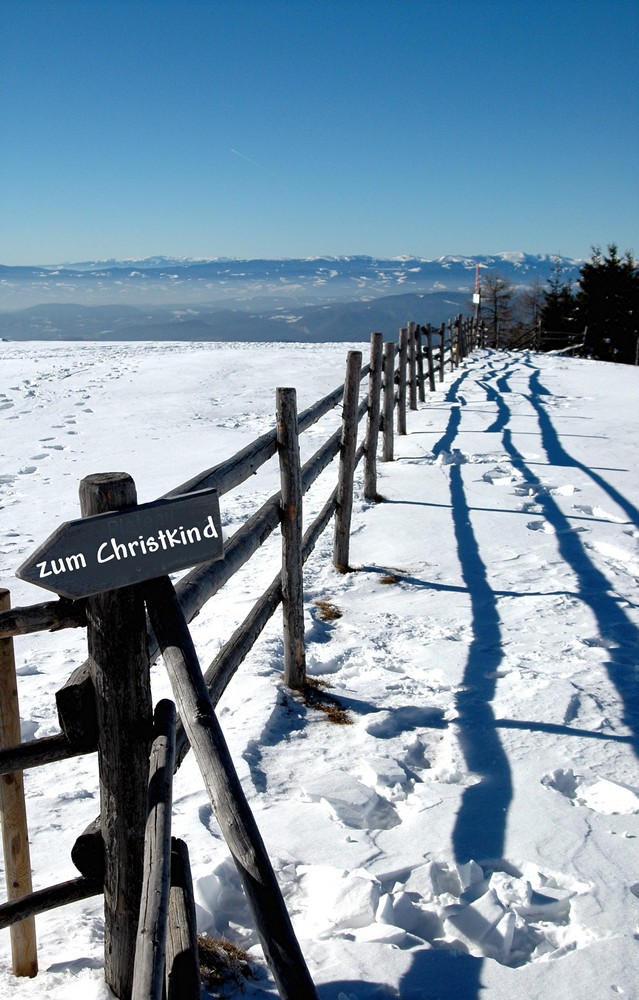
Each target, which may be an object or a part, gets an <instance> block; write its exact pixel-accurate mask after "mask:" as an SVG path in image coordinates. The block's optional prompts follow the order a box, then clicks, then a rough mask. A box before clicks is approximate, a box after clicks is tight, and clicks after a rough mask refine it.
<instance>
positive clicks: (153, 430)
mask: <svg viewBox="0 0 639 1000" xmlns="http://www.w3.org/2000/svg"><path fill="white" fill-rule="evenodd" d="M345 356H346V347H345V345H343V344H340V345H319V346H302V345H286V346H284V345H260V346H257V347H256V346H252V345H232V344H179V345H176V344H152V343H144V344H139V343H138V344H133V345H122V344H73V345H70V344H59V343H56V344H49V343H23V344H13V343H2V344H0V419H1V420H2V429H3V435H2V441H1V443H0V451H1V454H2V465H1V467H0V508H1V509H0V584H1V585H3V586H8V587H9V588H10V589H11V592H12V600H13V603H14V605H19V604H29V603H35V602H39V601H41V600H46V599H47V595H46V593H45V592H44V591H40V590H38V589H37V588H35V587H33V586H30V585H28V584H25V583H21V582H20V581H19V580H17V579H15V578H14V577H13V573H14V571H15V569H16V568H17V567H18V565H19V564H20V563H21V562H22V561H23V560H24V559H25V558H26V556H27V555H29V554H30V553H31V552H32V551H33V549H34V548H35V547H36V546H37V545H38V544H40V543H41V542H42V541H44V539H45V538H46V537H47V536H48V535H49V534H50V533H51V532H52V531H53V530H54V529H55V528H56V526H57V525H58V524H59V523H60V522H61V521H65V520H70V519H73V518H75V517H77V516H78V515H79V506H78V500H77V488H78V482H79V480H80V479H81V478H82V477H83V476H85V475H88V474H89V473H92V472H99V471H112V470H117V471H127V472H130V473H131V474H132V475H133V476H134V478H135V480H136V483H137V486H138V497H139V500H140V501H146V500H151V499H154V498H155V497H156V496H159V495H161V494H162V493H164V492H166V491H167V490H169V489H170V488H171V487H172V486H175V485H177V484H178V483H180V482H183V481H185V480H187V479H189V478H190V477H191V476H192V475H194V474H195V473H196V472H197V471H199V470H200V469H204V468H207V467H209V466H211V465H214V464H216V463H217V462H219V461H221V460H222V459H223V458H225V457H228V456H230V455H231V454H233V453H234V452H236V451H238V450H239V449H240V448H241V447H243V446H244V445H245V444H246V443H248V442H249V441H250V440H252V439H253V438H254V437H255V436H257V435H258V434H259V433H261V432H263V431H264V430H266V429H268V428H269V427H271V426H273V422H274V418H273V411H274V390H275V387H276V386H278V385H293V386H296V387H297V390H298V404H299V408H300V409H303V408H304V407H305V406H308V405H310V404H311V403H312V402H314V401H315V400H316V399H318V398H319V397H320V396H322V395H324V394H325V393H326V392H328V391H329V390H331V389H332V388H334V387H335V386H336V385H338V384H339V383H340V382H341V381H342V379H343V374H344V363H345ZM638 396H639V371H637V370H636V369H633V368H629V367H622V366H612V365H606V364H602V363H597V362H588V361H579V360H573V359H564V358H557V357H548V356H541V355H534V354H531V355H508V354H505V353H499V352H476V353H475V355H473V357H472V358H471V359H469V360H468V361H467V363H466V364H465V365H464V367H462V368H461V369H459V370H458V371H457V372H455V373H454V374H448V375H447V378H446V382H445V383H444V385H443V387H441V388H438V390H437V392H436V393H435V394H433V395H431V396H429V397H428V399H427V402H426V403H424V404H420V407H419V410H418V412H416V413H410V414H409V417H408V431H409V432H408V435H407V436H406V437H404V438H401V439H397V438H396V460H395V462H393V463H392V464H387V465H380V472H379V490H380V493H381V494H382V495H383V497H384V499H385V502H384V503H380V504H378V505H372V504H368V503H365V502H364V501H363V500H362V499H361V489H360V490H359V494H358V496H359V499H357V500H356V504H355V510H354V516H353V532H352V546H351V558H352V563H353V566H354V567H355V570H356V571H354V572H352V573H349V574H347V575H344V576H341V575H338V574H337V573H336V572H335V571H334V570H333V569H332V567H331V546H332V532H331V530H330V529H329V531H328V532H327V533H326V534H325V535H324V536H323V539H322V540H321V542H320V544H319V545H318V547H317V549H316V551H315V553H314V555H313V557H312V559H311V560H310V561H309V563H308V564H307V569H306V581H305V582H306V598H307V658H308V668H309V673H310V674H312V675H313V676H314V677H318V678H322V679H324V680H326V681H329V682H330V684H331V685H332V688H331V693H332V694H333V695H334V696H335V697H336V698H338V699H339V700H340V702H341V704H342V705H343V706H344V707H345V708H346V709H347V710H348V712H349V715H350V719H351V721H352V724H351V725H345V726H336V725H332V724H331V723H329V722H327V721H326V720H325V718H324V716H323V715H322V714H321V713H319V712H316V711H314V710H312V709H308V708H306V707H305V706H303V705H302V704H301V703H299V702H298V701H297V700H296V699H295V698H293V697H292V696H291V695H290V694H289V693H287V692H286V690H284V689H283V687H282V685H281V682H280V676H281V666H282V664H281V661H282V641H281V628H280V616H279V615H277V616H276V619H274V620H273V622H272V623H271V625H270V626H269V628H268V629H267V631H266V632H265V633H264V635H263V637H262V638H261V640H260V642H259V643H258V645H257V646H256V647H255V649H254V651H253V652H252V654H251V655H250V656H249V658H248V659H247V661H246V662H245V664H244V665H243V666H242V668H241V669H240V671H239V673H238V675H237V676H236V677H235V678H234V679H233V681H232V682H231V684H230V686H229V688H228V690H227V692H226V693H225V695H224V697H223V700H222V702H221V703H220V706H219V715H220V720H221V723H222V726H223V729H224V731H225V734H226V737H227V739H228V742H229V744H230V747H231V749H232V752H233V755H234V760H235V763H236V766H237V769H238V771H239V774H240V776H241V779H242V782H243V785H244V788H245V791H246V794H247V796H248V799H249V802H250V804H251V807H252V809H253V811H254V814H255V816H256V819H257V822H258V825H259V827H260V829H261V831H262V834H263V836H264V839H265V841H266V844H267V846H268V849H269V852H270V854H271V857H272V860H273V865H274V868H275V870H276V872H277V875H278V877H279V879H280V882H281V885H282V888H283V892H284V894H285V897H286V900H287V903H288V906H289V910H290V912H291V914H292V917H293V921H294V925H295V928H296V931H297V934H298V936H299V939H300V942H301V946H302V949H303V951H304V954H305V956H306V958H307V961H308V964H309V968H310V970H311V974H312V976H313V978H314V980H315V982H316V983H317V986H318V991H319V994H320V997H321V998H322V1000H338V997H340V996H341V1000H345V998H348V1000H373V998H381V997H396V996H399V997H403V998H411V997H412V998H420V1000H434V998H440V1000H479V998H480V997H481V998H482V1000H512V998H513V997H526V998H527V1000H542V998H543V1000H548V998H550V997H562V1000H582V998H583V996H584V995H588V996H591V997H593V998H604V997H615V996H625V997H628V998H636V997H638V996H639V972H638V971H637V970H638V969H639V961H638V959H639V869H638V865H637V857H638V854H637V836H638V834H639V815H638V813H639V777H638V775H637V761H636V750H637V732H638V727H639V699H638V693H639V688H638V684H637V664H638V659H639V612H638V607H639V593H638V587H637V583H638V578H639V548H638V539H639V512H638V510H637V502H638V501H637V498H638V497H639V489H638V487H639V472H638V469H639V442H638V436H637V433H636V413H637V410H636V401H637V398H638ZM339 417H340V414H339V409H338V410H336V411H335V412H334V413H333V414H331V415H330V416H329V417H327V418H326V419H325V420H324V421H323V422H322V424H320V425H317V426H316V427H315V428H313V430H312V431H311V432H309V434H308V435H306V436H305V437H306V438H308V440H307V441H305V442H304V454H303V458H306V457H308V455H309V454H310V453H311V452H312V451H313V450H314V449H315V448H316V447H317V446H318V443H319V441H320V439H322V438H323V437H324V436H325V435H326V434H327V432H328V430H329V429H332V428H333V427H334V426H336V425H337V423H338V421H339ZM334 475H335V470H334V468H332V469H331V470H329V471H328V472H327V473H326V474H325V475H324V476H323V477H322V479H321V480H320V481H319V482H318V484H316V486H315V487H314V489H313V491H312V495H311V496H310V497H309V500H308V503H307V518H308V517H310V516H311V514H312V512H313V510H316V509H318V508H319V506H320V505H321V503H322V502H323V500H324V498H325V496H326V495H327V493H328V491H329V488H330V486H332V483H333V480H334ZM358 478H359V477H358ZM278 486H279V473H278V470H277V467H276V463H275V462H272V463H269V466H268V467H267V468H265V469H263V470H262V471H261V472H260V473H259V474H258V475H257V476H256V477H254V478H253V479H252V480H251V482H249V483H247V484H244V486H242V487H240V488H239V489H238V490H237V491H235V492H234V493H232V494H229V495H227V496H225V497H223V498H222V500H221V508H222V518H223V523H224V525H225V529H226V531H227V532H228V533H229V534H230V533H232V532H233V531H234V530H235V529H236V528H237V526H238V525H239V524H240V523H242V521H243V520H244V519H245V518H246V516H247V514H248V513H250V512H251V511H252V510H253V509H254V508H255V506H256V505H257V504H258V503H259V502H261V501H262V500H263V499H265V498H266V497H267V496H268V495H270V493H272V492H274V491H275V490H276V489H277V488H278ZM360 486H361V480H360ZM278 544H279V543H278V540H277V539H272V540H271V541H270V542H269V543H268V544H266V545H265V546H264V547H263V548H262V549H261V550H260V551H259V552H258V554H257V555H256V557H255V558H254V559H253V560H252V561H251V563H250V564H249V566H248V567H246V568H245V569H244V571H242V572H241V573H239V574H237V575H236V576H235V577H234V578H233V580H232V581H231V583H230V585H229V586H228V587H227V588H225V589H224V590H223V591H222V592H221V593H220V594H219V595H218V596H217V597H216V598H214V599H213V601H212V602H210V604H209V605H208V606H207V608H206V609H205V611H203V612H202V614H200V616H199V617H198V618H197V619H196V621H195V622H194V624H193V628H192V630H193V635H194V639H195V642H196V646H197V649H198V652H199V654H200V659H201V662H202V663H203V665H204V666H207V665H208V663H209V662H210V660H211V659H212V657H213V656H214V654H215V652H216V650H217V649H218V648H219V646H220V645H221V644H222V642H223V641H224V639H225V638H227V637H228V636H229V635H230V633H231V631H232V629H233V628H234V627H235V626H236V625H237V624H238V623H239V622H240V621H241V620H242V619H243V617H244V616H245V614H246V612H247V611H248V609H249V607H250V605H251V604H252V602H253V601H254V600H255V598H256V597H257V596H259V594H260V593H261V592H262V590H263V589H264V588H265V586H266V585H267V584H268V583H269V582H270V581H271V579H272V578H273V576H274V575H275V573H276V572H277V567H278V565H279V552H278ZM322 600H323V601H329V602H330V603H331V604H333V605H335V606H336V608H337V609H339V612H340V613H341V617H339V618H335V619H333V620H331V621H324V620H323V619H322V617H321V614H320V608H319V606H318V605H317V604H316V603H315V602H316V601H322ZM15 647H16V658H17V669H18V674H19V694H20V702H21V716H22V728H23V738H25V739H28V738H32V737H34V736H44V735H48V734H52V733H54V732H56V731H57V718H56V712H55V701H54V693H55V691H56V689H57V688H58V687H60V686H61V685H62V684H63V683H64V681H65V680H66V679H67V677H68V675H69V674H70V673H71V671H72V669H73V668H74V667H75V666H76V665H77V664H78V663H80V662H82V660H83V659H84V657H85V638H84V635H83V633H82V632H81V631H80V630H66V631H63V632H58V633H55V634H48V633H45V634H38V635H31V636H26V637H23V638H21V639H16V641H15ZM153 682H154V694H155V697H156V698H159V697H161V696H164V695H170V690H169V685H168V682H167V679H166V677H165V674H164V671H163V668H162V666H161V664H158V665H157V666H156V667H155V668H154V671H153ZM96 771H97V762H96V759H95V756H89V757H81V758H78V759H76V760H73V761H68V762H65V763H63V764H60V765H50V766H49V767H46V768H40V769H38V770H32V771H29V772H27V773H26V775H25V784H26V791H27V796H28V813H29V823H30V834H31V841H32V865H33V872H34V875H33V878H34V886H35V887H36V888H39V887H44V886H46V885H50V884H53V883H55V882H58V881H62V880H63V879H66V878H73V877H75V875H76V874H77V873H76V872H75V870H74V868H73V865H72V864H71V861H70V850H71V847H72V844H73V842H74V840H75V838H76V836H77V835H78V834H79V833H80V832H81V831H82V830H83V829H84V828H85V826H86V825H87V824H88V823H89V822H90V821H91V820H92V819H93V818H94V817H95V816H96V815H97V812H98V808H99V806H98V799H97V774H96ZM174 834H175V835H177V836H181V837H183V838H184V839H185V840H186V841H187V843H188V845H189V849H190V855H191V862H192V866H193V874H194V881H195V891H196V898H197V904H198V918H199V925H200V929H201V930H202V931H208V932H211V933H214V932H215V933H220V934H224V935H226V936H228V937H231V938H232V939H233V940H235V941H238V942H241V943H243V944H244V945H245V946H247V947H253V946H254V947H253V954H254V955H255V959H256V963H257V965H258V973H259V978H258V979H257V980H256V981H255V983H254V984H253V985H251V986H248V987H247V990H246V995H247V996H254V997H264V996H275V995H276V991H275V988H274V986H273V984H272V981H271V980H270V978H269V976H268V973H267V971H266V969H265V967H264V964H263V962H262V959H261V952H260V950H259V946H257V945H256V944H255V942H256V938H255V934H254V931H253V930H252V928H251V920H250V916H249V914H248V912H247V907H246V905H245V902H244V899H243V896H242V894H241V892H240V891H239V887H238V879H237V876H236V874H235V872H234V869H233V866H232V864H231V862H230V860H229V854H228V851H227V849H226V846H225V843H224V841H223V840H222V839H221V836H220V834H219V832H218V829H217V826H216V823H215V819H214V817H213V816H212V813H211V808H210V806H209V803H208V800H207V797H206V794H205V792H204V789H203V784H202V781H201V778H200V776H199V773H198V771H197V767H196V764H195V762H194V760H193V759H192V755H189V757H188V758H187V760H186V761H185V763H184V765H183V766H182V768H181V769H180V771H179V772H178V774H177V776H176V784H175V792H174ZM3 898H4V897H3ZM37 932H38V943H39V959H40V968H41V972H40V974H39V976H38V977H37V978H36V979H34V980H17V979H14V978H13V977H12V975H11V972H10V968H11V963H10V955H9V933H8V931H4V932H2V933H1V934H0V991H1V993H2V996H3V997H5V998H9V1000H15V998H18V997H19V998H25V1000H27V998H29V1000H44V998H47V1000H107V998H108V997H109V996H110V995H111V994H110V991H109V990H108V989H107V988H106V986H105V985H104V983H103V979H102V968H101V963H102V902H101V899H100V898H95V899H93V900H89V901H87V902H83V903H79V904H75V905H73V906H70V907H67V908H66V909H64V910H58V911H53V912H51V913H49V914H46V915H43V916H40V917H38V918H37Z"/></svg>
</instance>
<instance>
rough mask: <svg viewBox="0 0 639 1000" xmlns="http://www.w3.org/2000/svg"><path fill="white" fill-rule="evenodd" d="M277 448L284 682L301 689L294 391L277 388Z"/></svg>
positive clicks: (299, 513)
mask: <svg viewBox="0 0 639 1000" xmlns="http://www.w3.org/2000/svg"><path fill="white" fill-rule="evenodd" d="M276 398H277V447H278V452H279V458H280V484H281V495H282V502H281V511H280V513H281V522H282V610H283V615H284V682H285V683H286V684H287V685H288V687H290V688H301V687H303V686H304V682H305V680H306V652H305V649H304V575H303V559H302V473H301V465H300V448H299V438H298V433H297V396H296V393H295V389H278V390H277V393H276Z"/></svg>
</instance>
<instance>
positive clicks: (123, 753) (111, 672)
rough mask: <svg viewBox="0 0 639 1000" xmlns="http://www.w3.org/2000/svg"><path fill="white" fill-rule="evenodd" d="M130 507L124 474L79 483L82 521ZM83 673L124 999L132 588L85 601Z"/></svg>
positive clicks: (139, 751)
mask: <svg viewBox="0 0 639 1000" xmlns="http://www.w3.org/2000/svg"><path fill="white" fill-rule="evenodd" d="M135 503H136V490H135V484H134V482H133V480H132V479H131V477H130V476H128V475H127V474H126V473H98V474H97V475H93V476H88V477H87V478H86V479H83V480H82V482H81V483H80V505H81V509H82V513H83V515H86V516H90V515H93V514H101V513H103V512H104V511H106V510H118V509H123V508H126V507H130V506H133V505H134V504H135ZM87 623H88V624H87V640H88V647H89V660H88V663H89V672H90V676H91V679H92V682H93V687H94V690H95V698H96V712H97V719H98V729H99V736H98V762H99V774H100V816H101V824H102V835H103V837H104V848H105V859H106V869H105V879H104V912H105V927H104V933H105V942H104V943H105V949H104V950H105V956H104V959H105V979H106V982H107V984H108V985H109V986H110V988H111V989H112V991H113V992H114V993H115V995H116V997H121V998H128V997H130V995H131V989H132V984H133V962H134V956H135V943H136V935H137V925H138V917H139V913H140V896H141V891H142V872H143V859H144V828H145V823H146V785H147V773H148V756H149V744H150V738H151V725H152V704H151V689H150V679H149V661H148V656H147V649H146V619H145V614H144V601H143V598H142V595H141V593H140V590H139V588H138V587H124V588H122V589H121V590H116V591H110V592H106V593H104V594H97V595H95V596H94V597H89V598H87Z"/></svg>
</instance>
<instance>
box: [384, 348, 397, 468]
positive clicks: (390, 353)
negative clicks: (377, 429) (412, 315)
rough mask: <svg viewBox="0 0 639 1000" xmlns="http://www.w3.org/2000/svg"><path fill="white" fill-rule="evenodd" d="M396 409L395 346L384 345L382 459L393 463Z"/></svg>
mask: <svg viewBox="0 0 639 1000" xmlns="http://www.w3.org/2000/svg"><path fill="white" fill-rule="evenodd" d="M394 409H395V344H393V342H392V341H387V343H386V344H384V416H383V419H382V428H383V432H384V434H383V449H382V459H383V461H384V462H392V461H393V410H394Z"/></svg>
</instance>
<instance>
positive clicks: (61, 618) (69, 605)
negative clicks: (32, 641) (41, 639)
mask: <svg viewBox="0 0 639 1000" xmlns="http://www.w3.org/2000/svg"><path fill="white" fill-rule="evenodd" d="M86 623H87V619H86V614H85V606H84V601H67V600H66V599H65V598H60V600H58V601H45V602H44V603H43V604H30V605H28V606H27V607H23V608H5V609H4V610H3V611H0V639H8V638H9V637H10V636H15V635H29V633H31V632H46V631H49V632H56V631H57V630H58V629H61V628H82V626H84V625H86Z"/></svg>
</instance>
